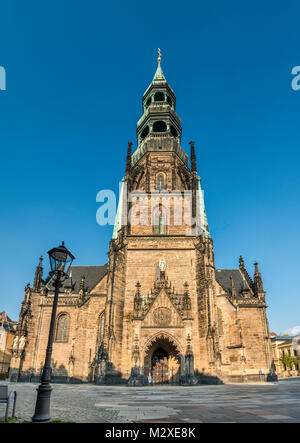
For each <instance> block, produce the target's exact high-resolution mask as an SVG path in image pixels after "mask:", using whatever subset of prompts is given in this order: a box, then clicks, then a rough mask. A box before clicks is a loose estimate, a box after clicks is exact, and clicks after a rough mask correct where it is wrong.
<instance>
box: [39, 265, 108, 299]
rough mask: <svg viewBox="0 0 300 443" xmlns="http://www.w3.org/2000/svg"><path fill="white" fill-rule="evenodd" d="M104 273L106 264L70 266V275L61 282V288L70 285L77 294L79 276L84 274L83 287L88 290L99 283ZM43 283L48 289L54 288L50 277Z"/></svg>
mask: <svg viewBox="0 0 300 443" xmlns="http://www.w3.org/2000/svg"><path fill="white" fill-rule="evenodd" d="M106 273H107V264H105V265H103V266H71V268H70V271H69V275H70V277H69V278H68V279H67V280H65V281H64V282H63V288H70V287H72V291H74V292H75V294H78V291H79V289H80V282H81V278H82V276H84V277H85V289H86V291H87V292H89V291H90V290H92V289H93V288H94V287H95V286H96V284H97V283H99V281H100V280H101V279H102V278H103V277H104V276H105V274H106ZM45 284H46V287H47V288H48V289H49V290H50V291H53V290H54V288H53V286H52V281H51V279H49V278H47V280H46V281H45Z"/></svg>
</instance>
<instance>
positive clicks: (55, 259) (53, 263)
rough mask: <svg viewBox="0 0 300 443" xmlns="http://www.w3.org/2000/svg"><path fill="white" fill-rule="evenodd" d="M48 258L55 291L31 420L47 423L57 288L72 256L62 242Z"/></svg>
mask: <svg viewBox="0 0 300 443" xmlns="http://www.w3.org/2000/svg"><path fill="white" fill-rule="evenodd" d="M48 254H49V258H50V267H51V271H50V272H49V276H50V281H51V282H52V284H53V286H54V289H55V292H54V299H53V305H52V314H51V322H50V330H49V337H48V346H47V350H46V359H45V365H44V368H43V372H42V376H41V384H40V385H39V387H38V388H37V392H38V394H37V399H36V405H35V412H34V416H33V417H32V421H33V422H38V423H49V422H50V396H51V391H52V388H51V386H50V379H51V371H52V369H51V355H52V344H53V338H54V330H55V319H56V309H57V301H58V293H59V289H60V288H61V287H62V282H63V281H64V280H65V279H67V278H68V277H69V275H68V271H69V269H70V266H71V264H72V261H73V260H74V258H75V257H74V256H73V255H72V254H71V252H70V251H68V249H67V248H66V247H65V244H64V242H62V244H61V245H60V246H59V247H58V248H53V249H51V251H49V252H48Z"/></svg>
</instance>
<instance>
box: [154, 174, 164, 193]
mask: <svg viewBox="0 0 300 443" xmlns="http://www.w3.org/2000/svg"><path fill="white" fill-rule="evenodd" d="M156 189H157V190H158V191H159V192H162V191H164V189H165V179H164V176H163V175H162V174H158V176H157V178H156Z"/></svg>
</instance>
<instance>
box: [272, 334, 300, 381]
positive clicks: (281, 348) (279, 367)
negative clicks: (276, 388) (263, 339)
mask: <svg viewBox="0 0 300 443" xmlns="http://www.w3.org/2000/svg"><path fill="white" fill-rule="evenodd" d="M271 346H272V356H273V361H274V366H275V368H274V369H275V370H276V374H277V376H278V377H280V378H281V377H290V376H297V375H300V352H299V349H300V337H293V336H289V335H276V334H272V333H271ZM284 355H286V356H289V357H295V361H297V360H298V362H297V363H295V364H293V365H292V367H290V368H289V367H287V366H286V364H284V362H283V361H282V357H283V356H284Z"/></svg>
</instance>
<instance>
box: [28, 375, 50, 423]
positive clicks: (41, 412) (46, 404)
mask: <svg viewBox="0 0 300 443" xmlns="http://www.w3.org/2000/svg"><path fill="white" fill-rule="evenodd" d="M51 391H52V388H51V386H50V385H49V384H48V385H40V386H39V387H38V388H37V392H38V394H37V400H36V405H35V412H34V416H33V417H32V419H31V420H32V422H33V423H50V420H51V417H50V396H51Z"/></svg>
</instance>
